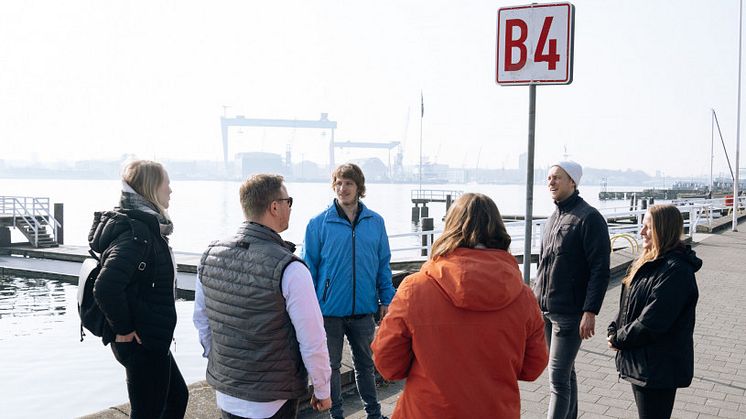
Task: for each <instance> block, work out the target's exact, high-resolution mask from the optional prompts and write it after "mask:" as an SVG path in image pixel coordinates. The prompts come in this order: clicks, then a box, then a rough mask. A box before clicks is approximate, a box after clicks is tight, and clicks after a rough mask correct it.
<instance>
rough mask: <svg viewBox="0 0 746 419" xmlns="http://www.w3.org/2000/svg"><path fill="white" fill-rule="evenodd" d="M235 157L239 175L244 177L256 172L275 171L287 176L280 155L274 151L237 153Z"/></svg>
mask: <svg viewBox="0 0 746 419" xmlns="http://www.w3.org/2000/svg"><path fill="white" fill-rule="evenodd" d="M236 159H237V160H238V161H239V162H240V166H241V177H242V178H244V179H246V178H248V177H249V176H252V175H255V174H257V173H275V174H280V175H283V176H288V175H290V173H286V172H287V170H286V169H285V164H284V163H283V161H282V156H280V155H279V154H274V153H262V152H251V153H238V154H236Z"/></svg>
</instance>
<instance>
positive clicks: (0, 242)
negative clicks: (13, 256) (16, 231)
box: [0, 227, 10, 247]
mask: <svg viewBox="0 0 746 419" xmlns="http://www.w3.org/2000/svg"><path fill="white" fill-rule="evenodd" d="M0 247H10V228H8V227H0Z"/></svg>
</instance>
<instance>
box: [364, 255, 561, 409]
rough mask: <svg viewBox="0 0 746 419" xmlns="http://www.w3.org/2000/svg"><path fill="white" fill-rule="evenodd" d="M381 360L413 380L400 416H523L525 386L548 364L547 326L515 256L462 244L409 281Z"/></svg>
mask: <svg viewBox="0 0 746 419" xmlns="http://www.w3.org/2000/svg"><path fill="white" fill-rule="evenodd" d="M371 347H372V348H373V358H374V361H375V364H376V367H377V368H378V371H380V373H381V375H383V377H385V378H386V379H388V380H402V379H405V378H406V379H407V382H406V384H405V386H404V392H403V394H402V396H401V398H400V399H399V402H398V403H397V405H396V409H395V410H394V415H393V417H394V418H407V419H409V418H459V419H460V418H498V417H499V418H519V417H520V415H521V396H520V392H519V389H518V380H525V381H533V380H535V379H536V378H538V377H539V375H541V373H542V371H544V368H545V367H546V365H547V361H548V354H547V344H546V341H545V338H544V320H543V318H542V316H541V313H540V311H539V306H538V304H537V302H536V298H535V297H534V294H533V292H532V291H531V289H530V288H529V287H528V286H526V285H524V284H523V282H522V280H521V273H520V271H519V270H518V264H517V263H516V260H515V258H514V257H513V256H512V255H510V253H508V252H505V251H503V250H496V249H468V248H458V249H456V250H454V251H453V252H451V253H449V254H447V255H445V256H441V257H439V258H436V259H435V260H433V261H428V262H427V263H425V264H424V265H423V266H422V269H421V270H420V272H418V273H415V274H413V275H410V276H408V277H407V278H405V279H404V281H403V282H402V284H401V285H400V286H399V289H398V290H397V292H396V296H395V297H394V300H393V301H392V302H391V305H390V306H389V311H388V314H387V315H386V317H384V319H383V322H382V323H381V327H380V328H379V329H378V333H377V335H376V338H375V340H374V341H373V344H372V345H371Z"/></svg>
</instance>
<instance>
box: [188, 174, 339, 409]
mask: <svg viewBox="0 0 746 419" xmlns="http://www.w3.org/2000/svg"><path fill="white" fill-rule="evenodd" d="M240 197H241V206H242V207H243V210H244V214H245V216H246V220H247V221H246V222H244V223H243V224H242V225H241V227H240V228H239V230H238V233H237V234H236V235H235V236H233V237H231V238H229V239H227V240H223V241H217V242H214V243H212V244H211V245H210V247H209V248H208V249H207V250H206V251H205V253H204V254H203V256H202V261H201V263H200V268H199V281H197V286H196V292H195V305H194V324H195V326H196V327H197V329H198V331H199V335H200V342H201V343H202V346H203V348H204V349H205V351H204V356H206V357H207V358H208V363H207V381H208V383H210V385H212V386H213V387H214V388H215V390H216V400H217V404H218V407H219V408H220V409H221V413H222V417H223V418H231V419H232V418H267V417H272V418H295V417H296V415H297V410H298V399H300V398H301V397H303V396H305V395H306V394H307V391H308V376H309V375H310V377H311V382H312V384H313V387H314V394H313V396H312V397H311V405H312V407H313V408H314V409H316V410H326V409H328V408H329V407H330V406H331V400H330V395H329V392H330V390H329V381H330V374H331V370H330V367H329V353H328V351H327V347H326V333H325V332H324V321H323V318H322V316H321V310H320V309H319V304H318V302H317V300H316V294H315V291H314V288H313V281H312V279H311V273H310V272H309V270H308V268H306V266H305V264H304V263H303V261H302V260H301V259H299V258H298V257H296V256H295V255H294V254H293V251H294V250H295V246H294V245H293V244H292V243H289V242H285V241H283V240H282V238H281V237H280V235H279V234H278V233H279V232H282V231H285V230H286V229H287V228H288V223H289V220H290V211H291V210H290V208H291V207H292V205H293V198H291V197H289V196H288V194H287V190H286V189H285V186H284V185H283V178H282V176H275V175H255V176H252V177H251V178H250V179H248V180H247V181H246V182H244V184H243V185H241V189H240Z"/></svg>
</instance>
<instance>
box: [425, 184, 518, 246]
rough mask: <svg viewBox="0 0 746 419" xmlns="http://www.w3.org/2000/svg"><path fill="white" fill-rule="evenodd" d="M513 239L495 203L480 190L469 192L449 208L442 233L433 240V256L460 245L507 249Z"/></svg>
mask: <svg viewBox="0 0 746 419" xmlns="http://www.w3.org/2000/svg"><path fill="white" fill-rule="evenodd" d="M510 241H511V239H510V235H509V234H508V232H507V230H506V229H505V224H504V223H503V219H502V217H501V216H500V211H498V209H497V205H495V202H494V201H493V200H492V199H490V197H488V196H487V195H483V194H481V193H467V194H464V195H461V197H460V198H459V199H457V200H456V202H454V203H453V205H451V208H450V209H449V210H448V214H446V225H445V228H444V229H443V234H441V235H440V237H438V239H437V240H435V243H433V248H432V252H431V253H430V258H431V259H435V258H437V257H438V256H443V255H446V254H448V253H450V252H452V251H453V250H455V249H456V248H459V247H469V248H474V247H476V246H477V245H478V244H482V245H484V246H485V247H487V248H490V249H502V250H508V248H509V247H510Z"/></svg>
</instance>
